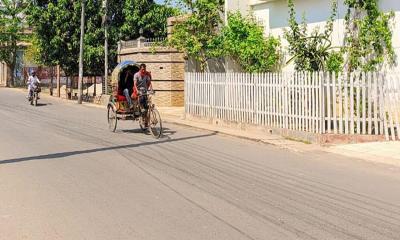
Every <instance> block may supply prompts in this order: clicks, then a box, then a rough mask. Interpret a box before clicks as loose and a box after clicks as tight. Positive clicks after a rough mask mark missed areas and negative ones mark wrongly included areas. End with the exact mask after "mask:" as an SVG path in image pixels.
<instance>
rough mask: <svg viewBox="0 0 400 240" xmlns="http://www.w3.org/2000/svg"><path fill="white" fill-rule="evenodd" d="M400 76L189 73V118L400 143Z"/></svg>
mask: <svg viewBox="0 0 400 240" xmlns="http://www.w3.org/2000/svg"><path fill="white" fill-rule="evenodd" d="M398 76H399V75H398V74H397V73H353V74H351V75H350V76H348V75H346V74H328V73H304V72H294V73H262V74H242V73H186V76H185V111H186V113H187V114H190V115H194V116H200V117H206V118H215V119H222V120H226V121H232V122H238V123H248V124H255V125H263V126H270V127H276V128H284V129H290V130H296V131H307V132H312V133H319V134H329V133H335V134H349V135H353V134H360V135H361V134H363V135H385V136H386V138H387V139H389V138H390V139H392V140H395V139H400V133H399V131H400V122H399V119H400V115H399V113H400V79H399V77H398Z"/></svg>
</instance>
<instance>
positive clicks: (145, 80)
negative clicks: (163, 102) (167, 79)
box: [133, 63, 153, 111]
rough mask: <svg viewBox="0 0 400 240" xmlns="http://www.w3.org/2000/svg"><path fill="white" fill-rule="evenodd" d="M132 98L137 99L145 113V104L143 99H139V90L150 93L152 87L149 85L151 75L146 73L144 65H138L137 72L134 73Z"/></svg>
mask: <svg viewBox="0 0 400 240" xmlns="http://www.w3.org/2000/svg"><path fill="white" fill-rule="evenodd" d="M133 88H134V90H133V96H134V98H135V99H137V98H138V97H139V99H138V100H139V104H140V105H141V106H142V107H143V108H144V109H143V110H145V111H147V108H148V106H147V102H145V101H146V98H145V97H140V96H138V95H139V90H140V89H145V91H146V92H147V91H152V90H153V86H152V84H151V74H150V72H148V71H146V64H144V63H142V64H140V69H139V72H137V73H135V75H134V77H133Z"/></svg>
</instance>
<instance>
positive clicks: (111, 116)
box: [107, 104, 118, 132]
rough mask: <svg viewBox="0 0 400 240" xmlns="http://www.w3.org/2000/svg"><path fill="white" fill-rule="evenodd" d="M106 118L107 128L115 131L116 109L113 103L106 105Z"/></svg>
mask: <svg viewBox="0 0 400 240" xmlns="http://www.w3.org/2000/svg"><path fill="white" fill-rule="evenodd" d="M107 120H108V129H109V130H110V131H111V132H115V131H116V130H117V122H118V118H117V111H116V108H115V106H114V105H113V104H108V106H107Z"/></svg>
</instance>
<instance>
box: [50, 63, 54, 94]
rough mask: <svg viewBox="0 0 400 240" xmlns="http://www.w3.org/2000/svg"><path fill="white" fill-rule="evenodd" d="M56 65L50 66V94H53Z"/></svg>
mask: <svg viewBox="0 0 400 240" xmlns="http://www.w3.org/2000/svg"><path fill="white" fill-rule="evenodd" d="M53 77H54V67H53V66H52V67H50V96H53Z"/></svg>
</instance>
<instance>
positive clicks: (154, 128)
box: [149, 108, 163, 139]
mask: <svg viewBox="0 0 400 240" xmlns="http://www.w3.org/2000/svg"><path fill="white" fill-rule="evenodd" d="M149 128H150V132H151V135H153V136H154V137H155V138H157V139H158V138H160V137H161V136H162V130H163V128H162V121H161V116H160V113H159V112H158V111H157V109H154V108H152V109H149Z"/></svg>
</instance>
